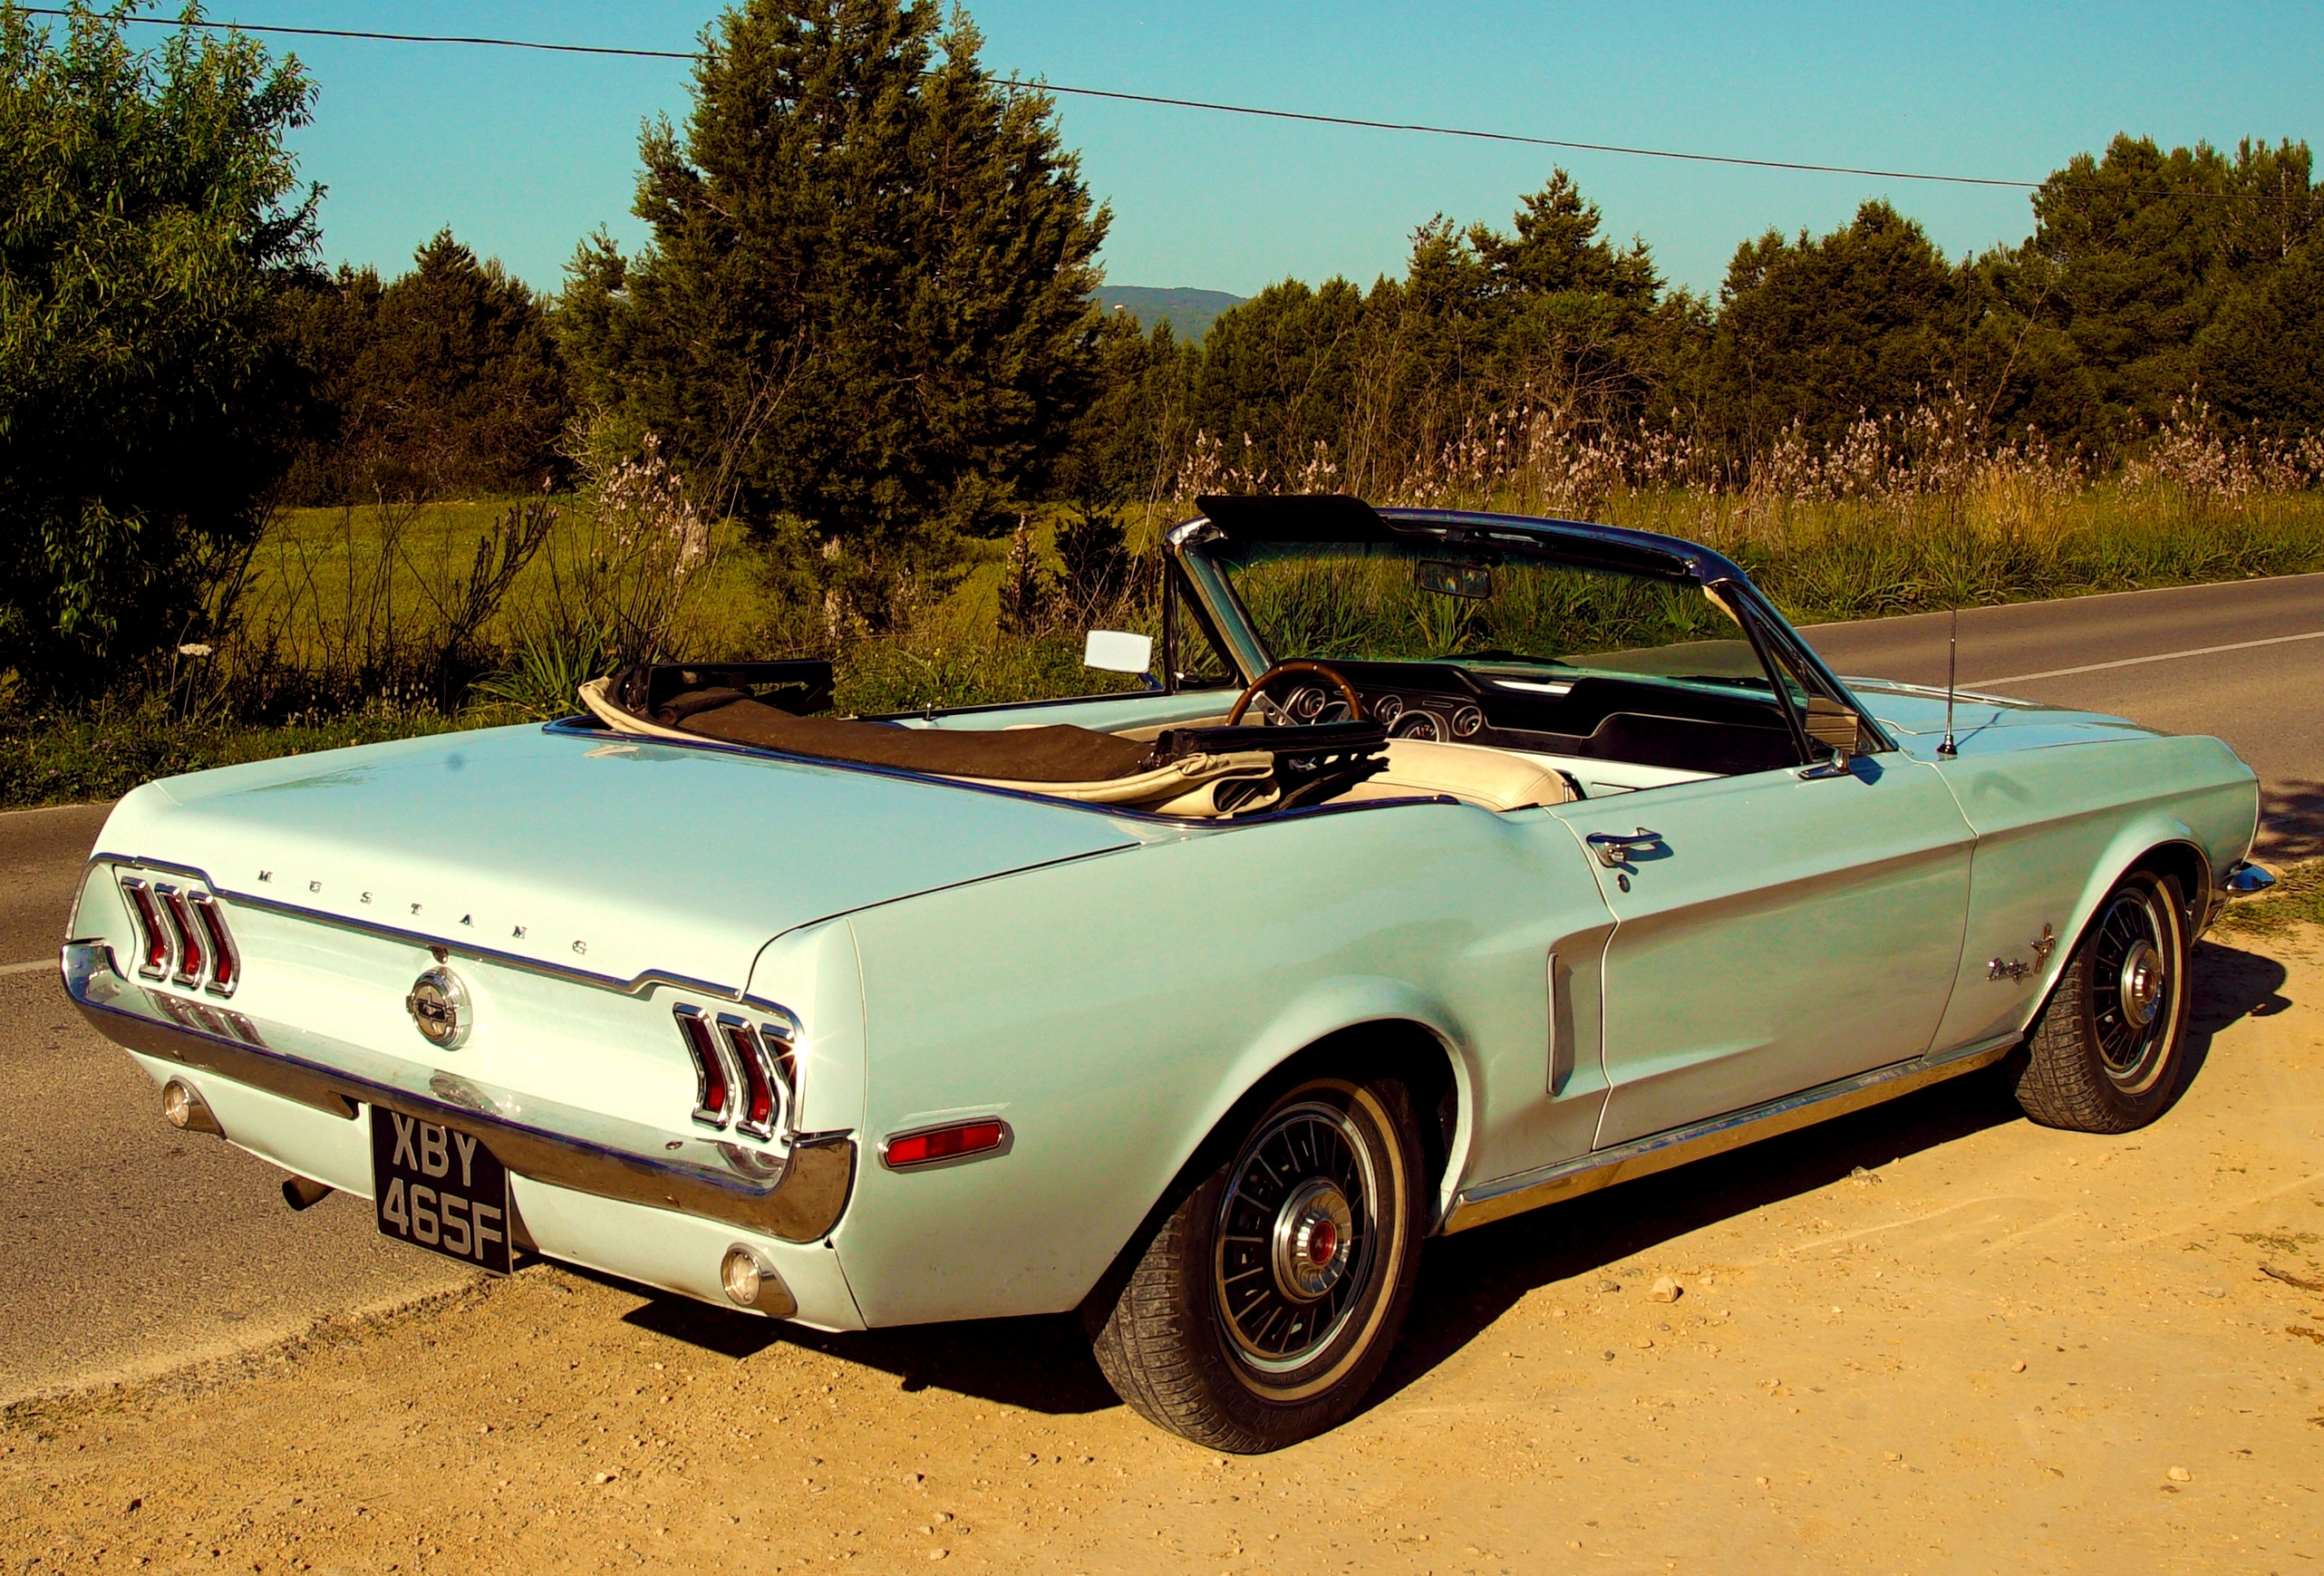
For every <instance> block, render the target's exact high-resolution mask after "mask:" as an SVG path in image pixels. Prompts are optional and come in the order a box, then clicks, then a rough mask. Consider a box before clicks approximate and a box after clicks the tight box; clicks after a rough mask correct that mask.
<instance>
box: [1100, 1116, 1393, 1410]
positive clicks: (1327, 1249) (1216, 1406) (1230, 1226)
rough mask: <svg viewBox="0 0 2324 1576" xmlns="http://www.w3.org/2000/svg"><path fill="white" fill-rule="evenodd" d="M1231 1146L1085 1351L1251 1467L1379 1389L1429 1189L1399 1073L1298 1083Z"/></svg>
mask: <svg viewBox="0 0 2324 1576" xmlns="http://www.w3.org/2000/svg"><path fill="white" fill-rule="evenodd" d="M1227 1136H1228V1137H1230V1138H1231V1140H1232V1142H1231V1144H1229V1145H1228V1146H1224V1150H1223V1152H1224V1153H1225V1155H1226V1158H1225V1160H1223V1161H1222V1162H1221V1163H1220V1164H1219V1165H1216V1166H1215V1168H1213V1169H1212V1170H1211V1171H1210V1172H1209V1174H1208V1175H1205V1176H1204V1177H1202V1178H1201V1180H1200V1181H1199V1182H1198V1183H1197V1184H1196V1186H1195V1187H1194V1188H1193V1189H1192V1191H1191V1192H1189V1193H1188V1194H1187V1195H1186V1198H1185V1199H1184V1200H1183V1201H1182V1202H1181V1203H1180V1204H1178V1206H1177V1209H1176V1210H1174V1211H1173V1212H1172V1213H1170V1215H1169V1216H1168V1217H1167V1219H1166V1220H1165V1221H1164V1222H1163V1223H1162V1224H1161V1227H1160V1229H1159V1230H1157V1232H1156V1233H1154V1235H1153V1237H1152V1238H1151V1239H1150V1240H1149V1241H1148V1242H1147V1245H1146V1247H1145V1250H1144V1252H1142V1253H1141V1254H1140V1255H1139V1257H1138V1261H1137V1262H1136V1264H1135V1266H1134V1267H1133V1268H1132V1269H1131V1271H1130V1273H1129V1276H1128V1281H1127V1282H1126V1283H1125V1284H1124V1285H1123V1287H1122V1289H1121V1291H1120V1294H1119V1296H1118V1297H1117V1298H1116V1300H1115V1301H1114V1303H1113V1306H1112V1308H1111V1309H1110V1310H1109V1311H1108V1312H1107V1314H1106V1316H1105V1319H1104V1321H1103V1322H1102V1323H1101V1324H1100V1325H1099V1328H1098V1329H1097V1332H1096V1335H1095V1338H1094V1339H1093V1341H1092V1343H1091V1344H1092V1347H1093V1349H1094V1350H1095V1351H1096V1354H1097V1358H1098V1366H1099V1368H1100V1369H1102V1370H1103V1371H1104V1373H1105V1376H1106V1378H1107V1380H1108V1382H1109V1383H1110V1384H1111V1385H1112V1386H1113V1387H1114V1389H1115V1391H1116V1393H1118V1395H1119V1396H1120V1397H1121V1398H1122V1399H1123V1400H1124V1401H1126V1402H1128V1404H1129V1405H1130V1406H1131V1407H1134V1408H1135V1409H1136V1410H1137V1411H1138V1413H1139V1414H1140V1415H1142V1416H1145V1417H1146V1418H1147V1420H1148V1421H1150V1422H1152V1423H1154V1424H1156V1425H1157V1426H1160V1427H1163V1428H1167V1429H1168V1430H1170V1431H1171V1432H1172V1433H1174V1434H1178V1435H1182V1436H1185V1437H1186V1438H1188V1439H1191V1440H1193V1441H1195V1442H1196V1444H1198V1445H1205V1446H1207V1447H1209V1448H1211V1449H1214V1450H1225V1451H1231V1452H1234V1453H1236V1454H1239V1455H1256V1454H1259V1453H1261V1452H1264V1451H1269V1450H1279V1449H1281V1448H1283V1446H1284V1445H1292V1444H1295V1443H1297V1442H1298V1441H1300V1440H1302V1439H1305V1438H1309V1437H1311V1436H1314V1435H1316V1434H1320V1433H1322V1432H1323V1431H1325V1430H1326V1429H1329V1428H1331V1427H1332V1426H1335V1425H1337V1424H1339V1423H1340V1422H1341V1421H1342V1420H1344V1419H1345V1418H1346V1417H1348V1416H1350V1415H1351V1414H1352V1413H1353V1412H1354V1411H1355V1409H1356V1408H1357V1407H1358V1406H1360V1405H1361V1403H1362V1401H1363V1397H1364V1395H1365V1393H1366V1392H1367V1391H1369V1390H1370V1388H1371V1386H1372V1382H1373V1381H1374V1380H1375V1379H1377V1378H1379V1377H1380V1368H1381V1365H1382V1364H1384V1363H1385V1362H1386V1361H1387V1360H1388V1354H1389V1351H1390V1349H1391V1348H1392V1347H1393V1346H1394V1345H1395V1343H1396V1338H1397V1336H1398V1334H1399V1331H1400V1330H1401V1329H1402V1328H1403V1324H1404V1316H1405V1312H1406V1310H1407V1309H1408V1308H1409V1305H1410V1303H1411V1299H1412V1285H1413V1281H1414V1278H1415V1275H1416V1272H1417V1271H1418V1268H1419V1254H1420V1240H1421V1237H1422V1235H1423V1234H1424V1233H1425V1231H1426V1229H1427V1221H1428V1213H1427V1209H1428V1206H1427V1200H1426V1198H1425V1197H1424V1194H1425V1193H1426V1189H1427V1177H1426V1175H1425V1171H1424V1168H1423V1161H1422V1155H1421V1147H1420V1141H1419V1134H1418V1129H1417V1126H1416V1124H1415V1122H1414V1119H1413V1112H1412V1102H1411V1097H1410V1096H1409V1093H1408V1092H1407V1090H1406V1088H1405V1085H1404V1084H1403V1082H1402V1081H1401V1080H1399V1079H1397V1078H1386V1077H1382V1078H1303V1079H1302V1080H1300V1081H1299V1082H1297V1083H1294V1084H1293V1085H1292V1086H1290V1087H1289V1088H1285V1089H1284V1090H1283V1091H1282V1092H1281V1093H1280V1094H1278V1095H1276V1096H1275V1097H1273V1099H1272V1100H1269V1101H1268V1102H1267V1103H1266V1104H1265V1106H1264V1108H1263V1109H1261V1111H1260V1113H1259V1115H1258V1116H1257V1117H1255V1118H1254V1119H1252V1120H1250V1121H1247V1122H1245V1123H1244V1124H1242V1129H1241V1131H1239V1132H1236V1133H1233V1134H1230V1135H1227Z"/></svg>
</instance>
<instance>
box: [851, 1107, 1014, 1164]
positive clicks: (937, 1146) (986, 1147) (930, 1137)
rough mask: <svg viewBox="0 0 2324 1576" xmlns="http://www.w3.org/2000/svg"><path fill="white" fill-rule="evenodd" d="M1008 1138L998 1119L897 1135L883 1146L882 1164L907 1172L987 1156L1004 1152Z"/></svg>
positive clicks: (880, 1151) (1006, 1127) (880, 1156)
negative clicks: (914, 1168) (923, 1166)
mask: <svg viewBox="0 0 2324 1576" xmlns="http://www.w3.org/2000/svg"><path fill="white" fill-rule="evenodd" d="M1008 1138H1009V1125H1008V1124H1007V1123H1006V1122H1003V1121H1002V1120H1001V1119H1000V1118H999V1117H980V1118H979V1119H978V1120H976V1121H973V1122H954V1123H952V1124H950V1125H948V1126H942V1127H923V1128H921V1129H920V1130H919V1131H917V1132H913V1133H898V1134H896V1136H894V1137H892V1138H889V1139H888V1140H886V1142H885V1143H883V1144H882V1145H880V1146H879V1163H880V1164H881V1165H885V1166H886V1167H887V1168H888V1169H889V1170H890V1171H906V1170H909V1169H911V1168H912V1167H914V1166H918V1165H936V1164H938V1163H939V1162H942V1161H945V1160H961V1159H965V1158H966V1157H967V1156H969V1155H983V1154H987V1153H989V1152H991V1151H993V1150H996V1149H999V1148H1001V1147H1002V1146H1003V1145H1005V1144H1006V1143H1007V1142H1008Z"/></svg>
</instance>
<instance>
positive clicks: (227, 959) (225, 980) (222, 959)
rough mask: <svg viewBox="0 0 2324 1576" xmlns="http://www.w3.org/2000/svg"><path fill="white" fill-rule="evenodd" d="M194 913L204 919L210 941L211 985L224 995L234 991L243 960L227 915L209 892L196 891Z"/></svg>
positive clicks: (205, 934)
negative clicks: (221, 910) (228, 927)
mask: <svg viewBox="0 0 2324 1576" xmlns="http://www.w3.org/2000/svg"><path fill="white" fill-rule="evenodd" d="M193 902H194V914H195V917H196V918H198V919H199V921H200V922H201V927H202V933H203V935H204V936H206V937H207V938H208V941H209V988H210V990H211V991H215V992H216V993H218V995H220V996H227V995H231V994H232V993H233V991H234V983H235V978H236V976H237V975H238V974H240V973H241V972H242V960H241V957H240V955H239V954H238V953H237V952H236V951H235V948H234V937H233V936H232V934H230V933H228V930H227V928H226V916H225V915H224V914H220V913H219V912H218V902H217V900H216V899H214V898H212V897H211V896H210V895H209V894H207V893H197V894H195V895H194V900H193Z"/></svg>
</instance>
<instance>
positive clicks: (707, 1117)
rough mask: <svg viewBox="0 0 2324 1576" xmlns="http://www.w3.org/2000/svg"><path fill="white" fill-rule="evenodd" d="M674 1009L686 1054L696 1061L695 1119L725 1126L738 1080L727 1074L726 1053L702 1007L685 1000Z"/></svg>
mask: <svg viewBox="0 0 2324 1576" xmlns="http://www.w3.org/2000/svg"><path fill="white" fill-rule="evenodd" d="M671 1011H672V1012H673V1013H674V1014H675V1015H676V1017H677V1020H678V1033H679V1035H680V1036H681V1037H682V1038H683V1039H684V1040H685V1042H686V1054H687V1055H689V1056H691V1057H692V1058H693V1061H694V1120H695V1121H697V1122H700V1123H702V1125H703V1126H709V1127H723V1126H726V1120H727V1117H728V1114H729V1112H728V1108H727V1107H728V1106H729V1105H730V1104H731V1100H732V1098H733V1094H734V1081H733V1079H732V1078H730V1077H728V1075H727V1069H726V1056H725V1053H724V1052H723V1051H722V1050H721V1049H720V1047H719V1043H718V1039H717V1037H716V1036H714V1035H713V1034H712V1032H711V1026H710V1023H709V1020H706V1019H704V1018H703V1017H702V1010H701V1009H700V1008H698V1007H689V1006H686V1005H685V1004H684V1003H683V1002H681V1003H680V1004H679V1005H677V1006H676V1007H673V1008H672V1009H671Z"/></svg>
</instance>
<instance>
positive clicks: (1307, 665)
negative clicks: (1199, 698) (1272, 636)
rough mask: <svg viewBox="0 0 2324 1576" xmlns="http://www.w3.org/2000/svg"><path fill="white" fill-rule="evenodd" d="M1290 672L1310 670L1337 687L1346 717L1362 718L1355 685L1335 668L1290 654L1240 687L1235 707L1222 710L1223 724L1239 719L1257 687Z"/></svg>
mask: <svg viewBox="0 0 2324 1576" xmlns="http://www.w3.org/2000/svg"><path fill="white" fill-rule="evenodd" d="M1293 673H1314V674H1317V675H1319V676H1321V677H1322V678H1324V679H1326V680H1329V681H1330V682H1331V683H1333V684H1335V685H1337V686H1338V687H1339V691H1340V698H1341V700H1343V701H1347V703H1348V718H1347V720H1349V721H1351V722H1361V721H1362V720H1364V701H1363V697H1362V696H1361V695H1359V694H1357V693H1356V687H1355V686H1354V685H1353V684H1351V683H1350V682H1348V681H1347V680H1346V679H1344V678H1342V677H1341V675H1340V673H1339V672H1338V671H1337V670H1336V669H1332V668H1328V667H1326V666H1324V665H1323V664H1322V662H1314V661H1312V660H1310V659H1309V658H1306V657H1293V659H1292V660H1291V661H1289V662H1277V663H1276V664H1275V665H1274V666H1273V667H1272V668H1269V669H1268V670H1267V671H1266V672H1264V673H1261V674H1260V675H1259V676H1258V677H1257V678H1256V679H1254V680H1253V681H1252V682H1251V687H1250V688H1249V689H1247V690H1245V691H1243V695H1242V698H1241V699H1240V700H1238V701H1235V710H1234V711H1229V712H1228V713H1227V714H1226V725H1227V726H1228V727H1229V728H1233V727H1235V725H1237V724H1238V723H1240V722H1241V721H1242V720H1243V713H1244V711H1247V710H1249V708H1250V705H1251V702H1252V701H1255V700H1257V699H1258V698H1259V694H1260V691H1264V689H1265V688H1266V687H1267V686H1268V685H1269V684H1272V683H1273V682H1275V681H1276V680H1277V679H1281V678H1283V677H1286V676H1288V675H1290V674H1293Z"/></svg>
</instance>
